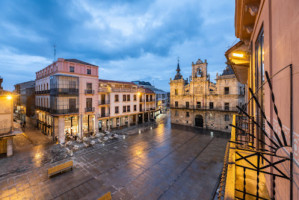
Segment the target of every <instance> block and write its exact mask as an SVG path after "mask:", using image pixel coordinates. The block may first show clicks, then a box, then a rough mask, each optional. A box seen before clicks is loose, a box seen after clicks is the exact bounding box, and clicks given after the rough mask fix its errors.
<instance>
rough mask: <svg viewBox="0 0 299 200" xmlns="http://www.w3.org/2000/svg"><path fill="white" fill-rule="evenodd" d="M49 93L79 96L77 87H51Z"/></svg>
mask: <svg viewBox="0 0 299 200" xmlns="http://www.w3.org/2000/svg"><path fill="white" fill-rule="evenodd" d="M50 94H51V95H53V96H56V95H72V96H73V95H75V96H79V89H77V88H53V89H51V90H50Z"/></svg>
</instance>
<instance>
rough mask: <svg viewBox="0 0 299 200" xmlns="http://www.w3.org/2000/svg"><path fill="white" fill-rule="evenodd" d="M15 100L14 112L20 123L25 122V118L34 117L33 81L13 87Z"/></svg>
mask: <svg viewBox="0 0 299 200" xmlns="http://www.w3.org/2000/svg"><path fill="white" fill-rule="evenodd" d="M14 92H15V93H16V95H17V96H16V99H15V105H14V106H15V108H14V109H15V112H16V114H17V115H18V118H19V119H21V121H23V122H24V121H25V116H27V117H31V116H34V115H35V81H27V82H23V83H18V84H16V85H15V90H14Z"/></svg>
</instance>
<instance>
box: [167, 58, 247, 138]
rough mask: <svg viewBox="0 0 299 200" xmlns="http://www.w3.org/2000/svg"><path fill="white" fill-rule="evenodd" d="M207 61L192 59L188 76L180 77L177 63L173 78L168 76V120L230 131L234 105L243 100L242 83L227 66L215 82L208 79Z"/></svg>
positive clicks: (240, 103)
mask: <svg viewBox="0 0 299 200" xmlns="http://www.w3.org/2000/svg"><path fill="white" fill-rule="evenodd" d="M207 66H208V63H207V61H206V60H205V62H203V61H202V60H200V59H198V61H197V62H196V63H193V62H192V75H191V76H190V77H189V81H188V79H186V80H184V79H183V76H182V75H181V73H180V66H179V63H178V66H177V69H176V71H177V74H176V75H175V78H174V79H173V80H172V79H170V83H169V84H170V108H171V122H172V123H174V124H181V125H186V126H195V127H200V128H206V129H212V130H219V131H224V132H230V130H231V128H230V126H229V124H230V123H231V120H232V117H233V114H236V113H237V108H236V106H237V105H239V106H240V105H242V104H243V103H244V85H243V84H241V83H239V82H238V80H237V78H236V76H235V74H234V72H233V71H232V69H231V68H230V67H229V66H228V67H226V69H225V70H223V73H222V74H221V75H218V73H217V75H216V83H213V82H211V81H210V76H209V74H208V69H207Z"/></svg>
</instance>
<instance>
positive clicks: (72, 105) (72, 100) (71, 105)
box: [69, 99, 76, 110]
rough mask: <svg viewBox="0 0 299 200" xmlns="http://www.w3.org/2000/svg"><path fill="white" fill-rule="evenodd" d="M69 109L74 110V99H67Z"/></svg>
mask: <svg viewBox="0 0 299 200" xmlns="http://www.w3.org/2000/svg"><path fill="white" fill-rule="evenodd" d="M69 109H70V110H76V99H69Z"/></svg>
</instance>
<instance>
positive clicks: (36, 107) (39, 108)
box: [35, 106, 50, 112]
mask: <svg viewBox="0 0 299 200" xmlns="http://www.w3.org/2000/svg"><path fill="white" fill-rule="evenodd" d="M35 109H37V110H43V111H46V112H50V108H46V107H42V106H35Z"/></svg>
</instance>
